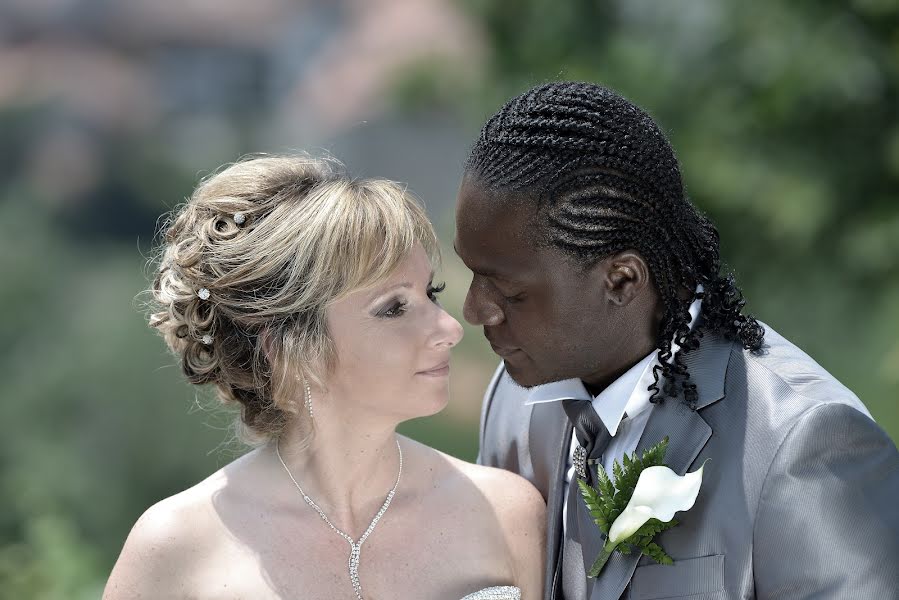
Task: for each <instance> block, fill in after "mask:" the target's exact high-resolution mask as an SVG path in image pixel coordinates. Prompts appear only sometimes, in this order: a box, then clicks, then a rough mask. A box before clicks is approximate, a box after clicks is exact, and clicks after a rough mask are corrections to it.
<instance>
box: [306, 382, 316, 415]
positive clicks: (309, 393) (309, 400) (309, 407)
mask: <svg viewBox="0 0 899 600" xmlns="http://www.w3.org/2000/svg"><path fill="white" fill-rule="evenodd" d="M306 410H308V411H309V419H311V420H314V419H315V415H313V414H312V390H311V389H310V388H309V382H306Z"/></svg>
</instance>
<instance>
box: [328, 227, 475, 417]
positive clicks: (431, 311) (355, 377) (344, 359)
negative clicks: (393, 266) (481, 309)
mask: <svg viewBox="0 0 899 600" xmlns="http://www.w3.org/2000/svg"><path fill="white" fill-rule="evenodd" d="M433 276H434V274H433V272H432V270H431V265H430V262H429V261H428V256H427V254H426V253H425V251H424V249H423V248H422V247H421V246H420V245H418V244H416V246H415V248H414V249H413V250H412V252H410V253H409V256H407V257H406V259H405V260H404V261H403V262H402V263H400V265H399V267H398V268H397V270H396V271H395V272H394V273H393V274H392V275H391V276H390V277H389V278H388V279H387V280H386V281H383V282H382V283H380V284H378V285H377V286H375V287H373V288H369V289H365V290H360V291H357V292H354V293H352V294H350V295H349V296H347V297H346V298H343V299H342V300H340V301H338V302H335V303H334V304H332V305H331V306H330V307H329V308H328V309H327V323H328V331H329V332H330V335H331V338H332V340H333V342H334V346H335V348H336V350H337V364H336V368H335V369H334V371H333V372H332V373H331V376H330V377H328V392H329V396H330V397H331V398H333V399H334V401H339V402H341V403H346V407H347V408H349V409H350V410H352V411H353V414H354V415H361V416H364V417H365V418H375V419H377V418H379V417H384V418H385V419H386V420H388V421H396V422H400V421H404V420H407V419H411V418H415V417H421V416H425V415H431V414H434V413H436V412H438V411H440V410H441V409H443V407H444V406H446V403H447V401H448V400H449V360H450V348H452V347H453V346H455V345H456V344H457V343H458V342H459V340H460V339H462V326H461V325H460V324H459V322H458V321H456V320H455V319H454V318H453V317H451V316H450V315H449V314H448V313H447V312H446V311H445V310H443V308H442V307H441V306H440V304H439V303H438V302H437V298H436V293H435V289H434V282H433V281H432V278H433ZM341 408H343V407H341Z"/></svg>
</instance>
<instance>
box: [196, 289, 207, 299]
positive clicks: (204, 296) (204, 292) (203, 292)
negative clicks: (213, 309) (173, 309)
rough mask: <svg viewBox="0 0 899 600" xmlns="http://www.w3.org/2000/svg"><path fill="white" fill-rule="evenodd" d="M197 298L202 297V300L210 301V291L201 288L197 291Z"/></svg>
mask: <svg viewBox="0 0 899 600" xmlns="http://www.w3.org/2000/svg"><path fill="white" fill-rule="evenodd" d="M197 296H199V297H200V300H209V290H207V289H206V288H200V289H199V290H197Z"/></svg>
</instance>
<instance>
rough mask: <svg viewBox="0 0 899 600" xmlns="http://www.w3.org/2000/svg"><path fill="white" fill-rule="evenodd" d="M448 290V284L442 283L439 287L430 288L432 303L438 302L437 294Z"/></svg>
mask: <svg viewBox="0 0 899 600" xmlns="http://www.w3.org/2000/svg"><path fill="white" fill-rule="evenodd" d="M445 289H446V283H441V284H439V285H432V286H430V287H428V298H430V299H431V301H432V302H436V301H437V294H439V293H440V292H442V291H443V290H445Z"/></svg>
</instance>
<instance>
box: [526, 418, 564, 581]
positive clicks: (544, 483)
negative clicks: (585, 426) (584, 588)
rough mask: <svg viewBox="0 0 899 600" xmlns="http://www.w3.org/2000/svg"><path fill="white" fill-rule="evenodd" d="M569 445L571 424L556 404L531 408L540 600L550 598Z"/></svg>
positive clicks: (531, 445)
mask: <svg viewBox="0 0 899 600" xmlns="http://www.w3.org/2000/svg"><path fill="white" fill-rule="evenodd" d="M570 444H571V423H569V421H568V418H567V417H566V416H565V412H564V411H563V410H562V407H561V405H560V404H559V403H558V402H549V403H544V404H535V405H534V407H533V409H532V411H531V422H530V425H529V431H528V450H529V451H530V455H531V465H532V467H533V469H534V480H535V482H536V483H537V484H538V486H539V488H540V491H541V492H543V493H544V494H545V497H546V573H545V575H546V579H545V581H546V583H545V588H544V594H543V597H544V598H554V594H555V589H556V580H555V579H556V572H557V571H558V567H559V564H558V563H559V556H560V552H559V550H560V548H561V542H562V502H563V498H562V484H563V469H564V468H565V464H566V458H567V456H568V447H569V445H570Z"/></svg>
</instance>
